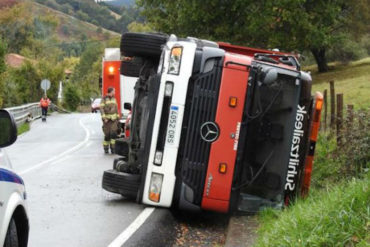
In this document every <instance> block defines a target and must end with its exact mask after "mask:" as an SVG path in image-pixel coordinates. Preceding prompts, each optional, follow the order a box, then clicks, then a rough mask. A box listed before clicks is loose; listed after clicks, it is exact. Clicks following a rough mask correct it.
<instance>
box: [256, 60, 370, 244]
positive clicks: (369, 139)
mask: <svg viewBox="0 0 370 247" xmlns="http://www.w3.org/2000/svg"><path fill="white" fill-rule="evenodd" d="M369 61H370V60H369V58H367V59H363V60H360V61H357V62H353V63H350V64H348V65H338V64H332V66H335V69H334V71H332V72H327V73H320V74H319V73H317V71H314V72H313V79H314V83H315V84H314V90H322V89H323V88H324V87H325V88H328V86H327V84H326V82H327V81H329V80H334V81H335V82H336V84H335V85H336V90H337V92H343V93H344V96H345V103H346V104H349V103H352V104H355V108H357V109H362V110H361V111H359V110H357V111H356V112H355V113H354V119H355V121H354V123H350V122H346V121H345V122H344V129H343V132H342V133H343V134H342V142H343V145H341V146H337V143H336V140H335V138H334V136H333V135H332V134H331V133H330V132H329V131H328V130H327V132H323V129H321V133H320V135H319V139H318V142H317V145H316V152H315V162H314V167H313V173H312V182H311V188H312V189H311V192H310V195H309V197H308V198H307V199H305V200H303V199H299V200H298V201H297V202H296V203H294V204H293V205H292V206H290V207H289V208H287V209H286V210H284V211H283V212H281V211H275V210H266V211H264V212H262V213H261V214H260V222H261V228H260V229H259V231H258V234H259V237H258V241H257V243H256V246H368V245H369V243H370V238H369V236H370V172H369V171H370V118H369V113H370V111H369V102H367V101H368V98H369V95H370V88H369V87H368V86H367V84H368V78H369V69H370V64H369ZM308 69H309V68H308ZM359 120H360V121H359ZM360 122H361V124H360ZM276 236H280V237H276Z"/></svg>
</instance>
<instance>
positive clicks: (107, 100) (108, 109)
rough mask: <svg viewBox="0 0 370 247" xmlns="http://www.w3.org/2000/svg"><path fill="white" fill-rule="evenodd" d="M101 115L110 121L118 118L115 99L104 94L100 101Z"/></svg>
mask: <svg viewBox="0 0 370 247" xmlns="http://www.w3.org/2000/svg"><path fill="white" fill-rule="evenodd" d="M100 110H101V114H102V115H101V117H102V119H103V120H104V119H107V120H111V121H116V120H118V118H119V114H118V106H117V101H116V99H115V98H113V97H109V96H105V97H104V99H103V100H102V102H101V103H100Z"/></svg>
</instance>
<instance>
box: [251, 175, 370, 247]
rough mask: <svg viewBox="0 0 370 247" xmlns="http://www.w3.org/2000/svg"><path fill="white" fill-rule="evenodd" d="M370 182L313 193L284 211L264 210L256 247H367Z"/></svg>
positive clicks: (344, 185)
mask: <svg viewBox="0 0 370 247" xmlns="http://www.w3.org/2000/svg"><path fill="white" fill-rule="evenodd" d="M369 180H370V176H368V177H367V179H363V180H359V179H353V180H351V181H348V182H343V183H342V184H340V185H337V186H332V187H331V188H328V189H327V190H314V191H313V192H312V193H311V196H310V197H309V198H308V199H307V200H299V201H297V202H296V203H295V205H294V206H293V207H291V208H289V209H287V210H285V211H283V212H277V211H274V210H266V211H264V212H263V213H262V214H261V219H262V220H261V221H262V222H263V225H262V227H261V228H260V230H259V233H260V235H261V237H260V238H259V239H258V241H257V244H256V246H355V245H356V246H368V244H369V241H370V237H369V236H370V234H369V233H370V225H369V224H370V206H369V198H370V184H369Z"/></svg>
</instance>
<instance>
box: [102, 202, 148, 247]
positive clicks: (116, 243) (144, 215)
mask: <svg viewBox="0 0 370 247" xmlns="http://www.w3.org/2000/svg"><path fill="white" fill-rule="evenodd" d="M154 209H155V208H154V207H147V208H145V209H144V210H143V211H142V212H141V213H140V214H139V216H138V217H136V219H135V220H134V221H133V222H132V223H131V224H130V225H129V226H128V227H127V228H126V229H125V230H124V231H123V232H122V233H121V234H120V235H118V236H117V237H116V238H115V239H114V240H113V242H112V243H110V244H109V245H108V247H120V246H122V245H123V244H124V243H125V242H126V241H127V240H129V239H130V237H131V236H132V235H133V234H134V233H135V232H136V231H137V230H138V229H139V228H140V227H141V226H142V225H143V224H144V222H145V221H146V220H147V219H148V218H149V216H150V215H151V214H152V213H153V212H154Z"/></svg>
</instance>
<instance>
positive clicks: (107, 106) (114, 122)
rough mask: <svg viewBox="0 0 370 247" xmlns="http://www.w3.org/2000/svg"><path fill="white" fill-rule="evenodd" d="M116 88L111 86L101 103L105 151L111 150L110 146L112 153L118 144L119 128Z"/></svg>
mask: <svg viewBox="0 0 370 247" xmlns="http://www.w3.org/2000/svg"><path fill="white" fill-rule="evenodd" d="M114 94H115V91H114V88H113V87H109V88H108V91H107V95H106V96H105V97H104V98H103V100H102V102H101V103H100V111H101V117H102V120H103V132H104V142H103V147H104V152H105V153H108V152H109V146H110V150H111V153H114V146H115V144H116V140H115V139H116V138H117V130H118V118H119V115H118V106H117V101H116V98H114Z"/></svg>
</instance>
